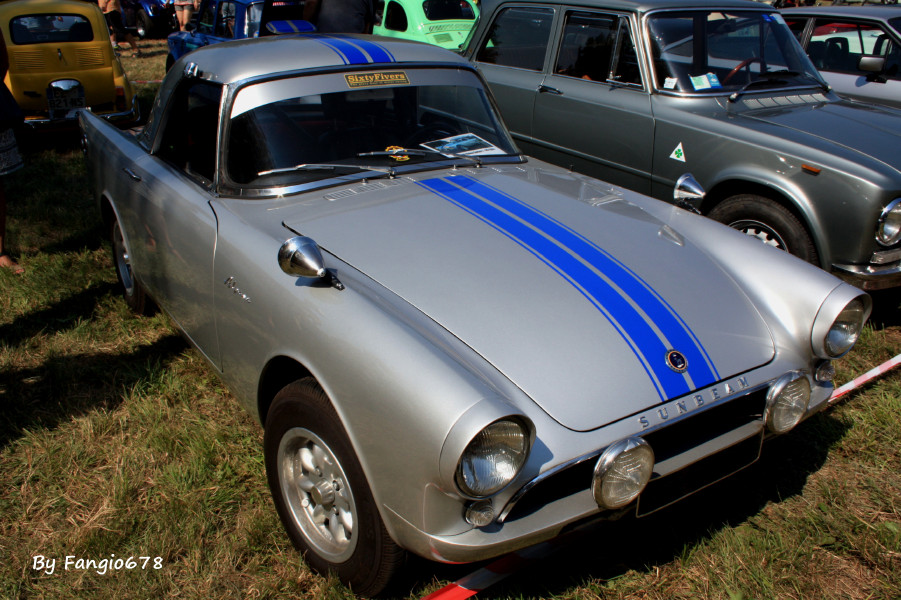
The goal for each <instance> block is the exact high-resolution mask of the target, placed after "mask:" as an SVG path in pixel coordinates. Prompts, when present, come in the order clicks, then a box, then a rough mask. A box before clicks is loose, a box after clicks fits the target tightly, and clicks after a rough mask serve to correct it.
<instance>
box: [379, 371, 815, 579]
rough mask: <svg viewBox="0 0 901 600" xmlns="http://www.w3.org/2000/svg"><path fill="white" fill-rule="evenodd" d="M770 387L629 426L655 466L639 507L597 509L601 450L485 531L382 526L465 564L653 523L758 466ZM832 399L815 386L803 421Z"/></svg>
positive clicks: (442, 558)
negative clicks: (609, 526)
mask: <svg viewBox="0 0 901 600" xmlns="http://www.w3.org/2000/svg"><path fill="white" fill-rule="evenodd" d="M742 379H743V378H738V379H737V381H741V380H742ZM774 381H775V380H771V381H765V382H762V383H760V384H757V385H754V386H748V387H746V388H744V389H739V386H738V385H735V384H734V383H733V384H732V385H731V386H730V385H729V382H725V383H722V384H717V385H715V386H712V387H711V388H710V389H708V390H701V391H698V392H696V393H694V394H692V395H691V396H687V397H683V398H680V399H677V400H673V401H671V402H669V403H667V404H665V405H661V406H659V407H656V408H653V409H650V410H648V411H646V412H644V413H641V414H639V415H633V416H632V417H630V418H629V419H627V420H628V421H630V422H633V423H639V424H640V427H642V428H643V427H647V429H644V430H643V431H641V430H640V431H638V432H636V435H640V436H641V437H644V438H645V440H646V441H647V442H648V443H649V444H650V445H651V447H652V448H654V449H655V454H657V462H656V463H655V469H654V472H655V474H654V477H652V479H651V482H650V483H649V484H648V486H647V487H646V488H645V490H644V492H642V494H641V495H640V496H639V497H638V500H637V502H634V503H632V504H630V505H628V506H626V507H624V508H622V509H619V510H614V511H608V510H602V509H600V508H599V507H598V505H597V502H596V501H595V499H594V495H593V494H592V492H591V489H590V488H591V477H592V472H593V470H594V465H595V463H596V460H597V458H598V456H600V454H601V451H602V449H599V450H597V451H596V452H592V453H591V454H586V455H585V456H582V457H580V458H578V459H574V460H572V461H569V462H567V463H565V464H563V465H560V466H559V467H555V468H553V469H551V470H549V471H545V472H544V473H542V474H541V475H539V476H538V477H536V478H535V479H534V480H532V481H530V482H529V483H527V484H526V485H524V486H523V487H522V488H520V490H519V491H518V492H517V493H516V494H514V496H513V498H511V499H510V500H509V501H507V502H505V503H504V505H505V506H504V508H503V510H502V511H501V512H500V517H499V518H498V520H496V521H495V522H494V523H492V524H491V525H490V526H487V527H483V528H471V529H469V530H466V531H458V532H454V533H450V534H444V535H442V534H434V533H429V532H426V531H422V530H421V529H419V528H417V527H415V526H414V525H413V524H411V523H410V522H409V521H407V520H406V519H404V517H403V516H401V515H399V514H398V513H396V512H394V511H392V510H391V509H390V508H389V507H387V506H386V507H384V508H386V509H387V513H385V512H383V515H384V516H385V520H386V525H388V527H389V529H390V530H391V531H392V535H394V536H395V539H396V540H397V541H398V542H399V543H400V544H401V545H402V546H403V547H405V548H407V549H408V550H410V551H412V552H414V553H416V554H419V555H420V556H424V557H427V558H430V559H432V560H436V561H439V562H446V563H463V562H474V561H479V560H485V559H490V558H494V557H496V556H499V555H502V554H506V553H508V552H512V551H516V550H519V549H521V548H524V547H527V546H531V545H534V544H538V543H541V542H544V541H547V540H550V539H552V538H555V537H557V536H559V535H561V534H563V533H565V532H567V531H568V530H570V529H572V528H574V527H577V526H581V525H583V524H588V523H591V522H593V521H605V520H614V519H618V518H620V517H622V516H624V515H626V514H629V513H632V514H634V515H635V516H637V517H643V516H646V515H650V514H652V513H654V512H656V511H657V510H660V509H663V508H665V507H667V506H669V505H671V504H673V503H675V502H678V501H679V500H681V499H683V498H685V497H687V496H689V495H691V494H693V493H695V492H697V491H699V490H701V489H703V488H705V487H707V486H709V485H712V484H713V483H716V482H717V481H720V480H722V479H725V478H727V477H729V476H730V475H732V474H734V473H736V472H738V471H740V470H742V469H744V468H746V467H748V466H750V465H751V464H753V463H754V462H756V461H757V459H758V458H759V456H760V451H761V447H762V443H763V441H764V440H765V439H766V438H768V437H770V435H772V434H770V433H769V432H768V429H767V428H766V425H765V413H766V402H767V399H766V396H767V392H768V390H769V389H770V386H771V385H772V384H773V382H774ZM812 383H814V382H813V381H812ZM725 390H732V391H733V393H730V394H729V395H728V396H727V395H725V394H723V397H722V398H721V399H719V398H718V397H717V393H719V392H722V391H725ZM831 393H832V385H831V383H819V384H815V385H814V387H813V389H812V397H811V402H810V405H809V407H808V411H807V414H806V415H805V418H807V417H809V416H811V415H812V414H814V413H816V412H818V411H819V410H821V409H822V408H823V407H825V406H826V405H827V403H828V398H829V396H830V395H831ZM617 437H619V434H617ZM451 506H452V505H451V504H449V505H448V508H451ZM458 506H459V505H458Z"/></svg>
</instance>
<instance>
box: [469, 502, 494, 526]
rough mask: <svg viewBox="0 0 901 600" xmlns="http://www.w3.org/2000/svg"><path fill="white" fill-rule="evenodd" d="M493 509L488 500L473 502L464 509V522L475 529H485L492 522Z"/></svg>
mask: <svg viewBox="0 0 901 600" xmlns="http://www.w3.org/2000/svg"><path fill="white" fill-rule="evenodd" d="M494 517H495V514H494V507H493V506H492V505H491V502H489V501H488V500H480V501H478V502H473V503H472V504H470V505H469V506H467V507H466V514H465V515H464V518H465V519H466V522H467V523H469V524H470V525H473V526H475V527H486V526H488V525H491V523H492V522H494Z"/></svg>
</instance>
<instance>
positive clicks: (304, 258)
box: [278, 236, 327, 279]
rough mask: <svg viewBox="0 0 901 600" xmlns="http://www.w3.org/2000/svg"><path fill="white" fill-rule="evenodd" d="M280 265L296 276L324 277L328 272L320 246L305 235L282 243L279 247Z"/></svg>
mask: <svg viewBox="0 0 901 600" xmlns="http://www.w3.org/2000/svg"><path fill="white" fill-rule="evenodd" d="M278 266H279V267H281V269H282V271H284V272H285V273H287V274H288V275H292V276H294V277H315V278H317V279H322V278H324V277H325V276H326V274H327V271H326V270H325V264H324V263H323V261H322V252H321V251H320V250H319V246H318V245H317V244H316V242H314V241H313V240H311V239H310V238H308V237H305V236H297V237H293V238H291V239H289V240H287V241H286V242H285V243H284V244H282V246H281V248H279V249H278Z"/></svg>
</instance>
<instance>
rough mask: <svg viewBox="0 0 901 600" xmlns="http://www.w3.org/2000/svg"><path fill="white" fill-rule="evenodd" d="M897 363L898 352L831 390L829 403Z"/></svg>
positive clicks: (892, 367) (900, 360)
mask: <svg viewBox="0 0 901 600" xmlns="http://www.w3.org/2000/svg"><path fill="white" fill-rule="evenodd" d="M898 365H901V354H899V355H898V356H896V357H894V358H890V359H888V360H887V361H885V362H884V363H882V364H881V365H879V366H878V367H876V368H875V369H870V370H869V371H867V372H866V373H864V374H863V375H861V376H860V377H857V378H855V379H852V380H851V381H849V382H848V383H846V384H845V385H843V386H842V387H840V388H838V389H837V390H835V391H834V392H832V396H830V398H829V404H832V403H833V402H836V401H837V400H838V399H839V398H841V397H842V396H846V395H848V394H849V393H851V391H852V390H854V389H856V388H859V387H860V386H862V385H863V384H865V383H866V382H868V381H870V380H871V379H875V378H876V377H879V376H880V375H884V374H885V373H887V372H889V371H891V370H892V369H894V368H895V367H897V366H898Z"/></svg>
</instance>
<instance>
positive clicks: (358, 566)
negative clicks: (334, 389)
mask: <svg viewBox="0 0 901 600" xmlns="http://www.w3.org/2000/svg"><path fill="white" fill-rule="evenodd" d="M263 450H264V454H265V460H266V475H267V479H268V481H269V489H270V491H271V493H272V498H273V501H274V503H275V508H276V510H277V511H278V515H279V517H280V518H281V521H282V525H283V526H284V527H285V530H286V531H287V532H288V535H289V536H290V538H291V541H292V542H293V543H294V545H295V546H296V547H297V548H298V550H300V551H301V552H302V553H303V555H304V558H305V560H306V562H307V564H308V565H310V567H312V568H313V569H314V570H316V571H318V572H320V573H323V574H324V573H328V572H334V573H335V574H337V575H338V577H339V578H340V579H341V580H342V581H343V582H344V583H345V584H347V585H348V586H350V587H351V589H353V591H354V592H355V593H357V594H361V595H373V594H377V593H378V592H380V591H381V590H383V589H384V588H385V586H386V585H387V584H388V582H389V580H390V579H391V577H392V576H393V575H394V573H395V572H396V571H397V569H398V568H399V567H400V565H401V563H402V562H403V559H404V551H403V550H402V549H401V548H400V547H398V546H397V545H396V544H395V543H394V541H393V540H392V539H391V538H390V537H389V536H388V532H387V531H386V530H385V526H384V524H383V523H382V519H381V516H380V515H379V512H378V509H377V508H376V505H375V501H374V500H373V498H372V493H371V492H370V489H369V484H368V483H367V481H366V476H365V475H364V474H363V469H362V467H361V466H360V462H359V461H358V460H357V457H356V454H355V453H354V451H353V447H352V446H351V444H350V440H349V439H348V437H347V434H346V433H345V432H344V428H343V427H342V426H341V422H340V420H339V419H338V416H337V414H336V413H335V411H334V409H333V408H332V405H331V402H330V401H329V399H328V397H327V396H326V395H325V392H324V391H323V390H322V388H320V387H319V385H318V384H317V383H316V382H315V380H313V379H312V378H306V379H301V380H299V381H296V382H294V383H292V384H289V385H287V386H285V387H284V388H283V389H282V390H281V391H280V392H279V393H278V394H277V395H276V397H275V400H274V401H273V403H272V406H271V408H270V409H269V413H268V415H267V416H266V429H265V434H264V437H263Z"/></svg>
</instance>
